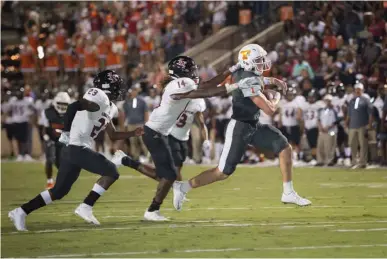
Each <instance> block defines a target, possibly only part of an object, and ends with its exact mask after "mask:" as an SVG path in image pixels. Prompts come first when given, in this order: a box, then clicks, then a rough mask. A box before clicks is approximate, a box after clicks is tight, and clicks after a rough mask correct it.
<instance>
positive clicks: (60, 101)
mask: <svg viewBox="0 0 387 259" xmlns="http://www.w3.org/2000/svg"><path fill="white" fill-rule="evenodd" d="M70 102H71V98H70V95H69V94H68V93H66V92H58V93H57V94H56V96H55V98H54V100H53V101H52V105H53V106H54V108H55V110H56V111H57V112H58V113H59V114H60V115H63V114H65V113H66V111H67V107H68V106H69V104H70Z"/></svg>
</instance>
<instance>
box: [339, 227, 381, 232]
mask: <svg viewBox="0 0 387 259" xmlns="http://www.w3.org/2000/svg"><path fill="white" fill-rule="evenodd" d="M332 231H334V232H373V231H387V228H363V229H335V230H332Z"/></svg>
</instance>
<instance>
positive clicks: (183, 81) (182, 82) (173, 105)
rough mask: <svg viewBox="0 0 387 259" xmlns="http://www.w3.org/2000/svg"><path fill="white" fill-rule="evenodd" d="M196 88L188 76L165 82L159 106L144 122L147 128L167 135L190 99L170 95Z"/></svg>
mask: <svg viewBox="0 0 387 259" xmlns="http://www.w3.org/2000/svg"><path fill="white" fill-rule="evenodd" d="M196 89H197V85H196V83H195V82H194V81H193V80H192V79H190V78H188V77H182V78H178V79H175V80H173V81H171V82H169V83H168V84H167V86H166V87H165V89H164V93H163V95H162V97H161V101H160V106H159V107H157V108H156V109H154V110H153V112H152V113H151V115H150V116H149V120H148V122H147V123H146V124H145V125H146V126H148V127H149V128H151V129H153V130H154V131H157V132H159V133H161V134H163V135H165V136H168V135H169V134H170V133H171V131H172V128H173V126H174V125H175V123H176V120H177V119H178V118H180V115H181V114H182V113H183V112H184V111H185V110H186V108H187V106H188V104H189V102H190V99H181V100H173V99H172V98H171V95H173V94H179V93H187V92H191V91H194V90H196Z"/></svg>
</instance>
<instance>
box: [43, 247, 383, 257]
mask: <svg viewBox="0 0 387 259" xmlns="http://www.w3.org/2000/svg"><path fill="white" fill-rule="evenodd" d="M373 247H387V244H371V245H368V244H367V245H330V246H294V247H255V248H225V249H216V248H213V249H186V250H172V251H168V252H167V253H173V254H185V253H186V254H189V253H216V252H235V251H239V252H242V251H246V252H250V251H294V250H319V249H337V248H342V249H345V248H373ZM144 254H145V255H146V254H165V252H163V251H160V250H159V251H158V250H154V251H128V252H112V253H106V252H101V253H87V254H61V255H49V256H40V258H55V257H85V256H118V255H144Z"/></svg>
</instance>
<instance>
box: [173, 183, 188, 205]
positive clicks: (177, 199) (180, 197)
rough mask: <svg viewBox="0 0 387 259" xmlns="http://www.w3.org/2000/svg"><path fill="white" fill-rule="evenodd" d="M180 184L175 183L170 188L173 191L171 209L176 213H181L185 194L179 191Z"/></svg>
mask: <svg viewBox="0 0 387 259" xmlns="http://www.w3.org/2000/svg"><path fill="white" fill-rule="evenodd" d="M181 186H182V182H179V181H175V182H174V183H173V186H172V190H173V207H175V209H176V210H177V211H181V209H182V208H183V203H184V200H185V195H186V194H187V193H185V192H183V191H182V190H181Z"/></svg>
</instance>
